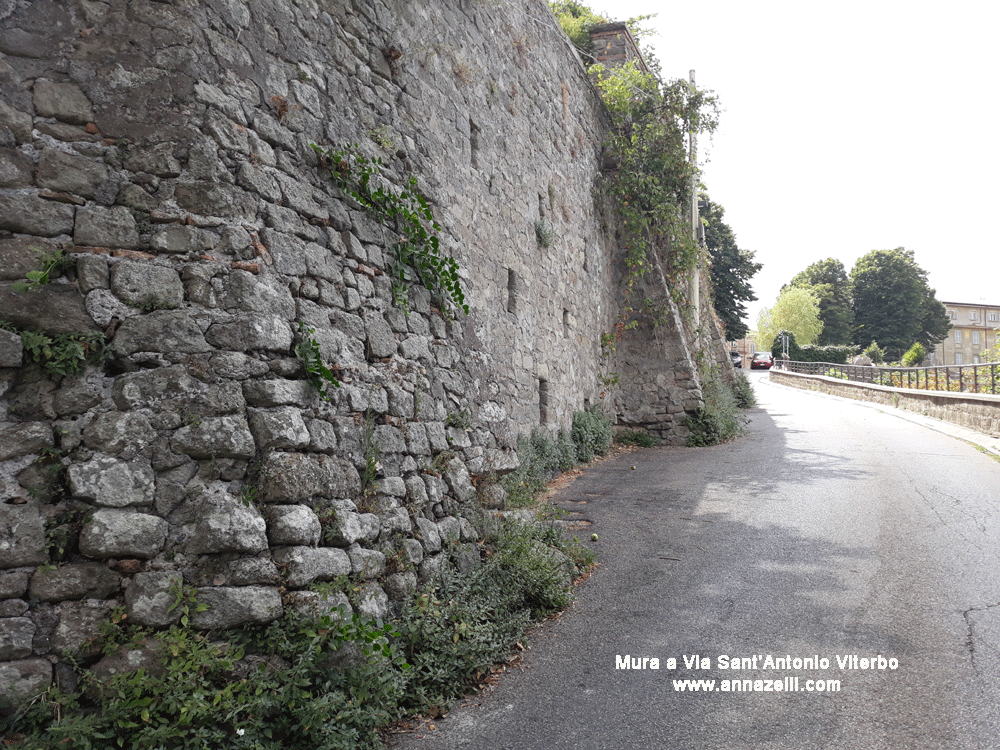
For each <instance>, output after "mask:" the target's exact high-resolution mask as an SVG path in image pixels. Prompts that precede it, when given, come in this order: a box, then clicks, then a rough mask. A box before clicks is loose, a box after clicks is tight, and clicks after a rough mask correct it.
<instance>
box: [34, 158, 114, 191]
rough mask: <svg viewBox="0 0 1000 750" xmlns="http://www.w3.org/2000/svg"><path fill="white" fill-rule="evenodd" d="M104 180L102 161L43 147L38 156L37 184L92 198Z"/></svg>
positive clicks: (104, 169)
mask: <svg viewBox="0 0 1000 750" xmlns="http://www.w3.org/2000/svg"><path fill="white" fill-rule="evenodd" d="M107 179H108V168H107V167H106V166H104V163H103V162H101V161H98V160H95V159H92V158H88V157H86V156H80V155H79V154H71V153H67V152H65V151H60V150H58V149H54V148H47V149H45V150H44V151H42V153H41V155H40V156H39V157H38V177H37V180H38V187H41V188H48V189H49V190H58V191H61V192H65V193H75V194H76V195H80V196H83V197H84V198H93V197H94V196H95V195H96V194H97V191H98V189H99V188H100V187H101V185H102V184H103V183H104V182H105V181H106V180H107Z"/></svg>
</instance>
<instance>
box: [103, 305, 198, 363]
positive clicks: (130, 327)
mask: <svg viewBox="0 0 1000 750" xmlns="http://www.w3.org/2000/svg"><path fill="white" fill-rule="evenodd" d="M211 348H212V347H211V346H209V345H208V342H207V341H205V336H204V335H203V334H202V332H201V328H200V327H199V326H198V324H197V323H196V322H195V321H194V319H193V318H192V317H191V316H190V315H188V314H187V313H186V312H184V311H183V310H157V311H155V312H151V313H149V314H148V315H137V316H136V317H134V318H129V319H128V320H126V321H125V322H124V323H122V325H121V328H119V329H118V333H117V334H116V335H115V338H114V349H115V351H116V352H117V353H118V354H120V355H126V356H127V355H129V354H135V353H136V352H171V353H178V354H195V353H198V352H207V351H210V350H211Z"/></svg>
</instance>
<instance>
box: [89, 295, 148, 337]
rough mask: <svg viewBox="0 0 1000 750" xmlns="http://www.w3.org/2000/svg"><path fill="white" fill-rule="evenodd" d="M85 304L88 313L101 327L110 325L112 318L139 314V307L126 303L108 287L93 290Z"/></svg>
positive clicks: (123, 318)
mask: <svg viewBox="0 0 1000 750" xmlns="http://www.w3.org/2000/svg"><path fill="white" fill-rule="evenodd" d="M85 305H86V307H87V313H88V314H89V315H90V317H91V318H92V319H93V321H94V322H95V323H96V324H97V325H98V326H100V327H101V328H107V327H108V326H110V325H111V321H112V320H115V319H118V320H125V319H127V318H132V317H135V316H136V315H138V314H139V310H138V308H135V307H130V306H129V305H126V304H125V303H124V302H122V301H121V300H120V299H118V298H117V297H116V296H115V295H113V294H112V293H111V291H110V290H108V289H93V290H91V291H90V292H89V293H88V294H87V298H86V302H85Z"/></svg>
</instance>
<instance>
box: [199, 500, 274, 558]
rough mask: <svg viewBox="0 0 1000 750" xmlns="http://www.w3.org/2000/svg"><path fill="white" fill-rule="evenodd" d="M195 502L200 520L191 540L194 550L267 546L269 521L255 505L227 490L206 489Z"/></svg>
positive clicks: (212, 551) (252, 549)
mask: <svg viewBox="0 0 1000 750" xmlns="http://www.w3.org/2000/svg"><path fill="white" fill-rule="evenodd" d="M193 504H194V505H195V506H196V507H197V508H198V520H197V522H196V523H195V525H194V532H193V533H192V534H191V536H190V541H189V542H188V551H189V552H190V553H191V554H195V555H200V554H220V553H223V552H261V551H263V550H265V549H267V534H266V533H265V531H266V525H265V523H264V519H263V518H262V517H261V515H260V513H259V512H258V511H257V509H256V508H254V507H253V506H249V505H245V504H244V503H243V502H242V500H239V499H238V498H235V497H233V496H232V495H230V494H229V493H227V492H223V491H212V492H204V493H202V494H201V495H199V496H198V497H196V498H195V499H194V500H193Z"/></svg>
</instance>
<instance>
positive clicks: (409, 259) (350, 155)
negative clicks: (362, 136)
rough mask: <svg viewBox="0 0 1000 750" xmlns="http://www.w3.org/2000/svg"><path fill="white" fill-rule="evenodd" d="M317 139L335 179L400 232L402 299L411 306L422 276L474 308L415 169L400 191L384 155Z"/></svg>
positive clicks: (396, 282) (398, 294)
mask: <svg viewBox="0 0 1000 750" xmlns="http://www.w3.org/2000/svg"><path fill="white" fill-rule="evenodd" d="M311 145H312V147H313V149H314V150H315V151H316V153H317V154H319V156H320V162H321V164H322V166H323V168H324V169H325V170H326V171H327V172H328V174H329V175H330V177H331V179H332V180H333V182H334V184H335V185H336V186H337V187H338V188H339V189H340V190H342V191H343V192H344V193H346V194H347V195H349V196H350V197H351V198H353V199H354V200H355V201H357V202H358V203H359V204H361V206H363V207H364V208H365V209H366V210H367V211H368V212H369V213H371V214H372V216H374V217H375V218H376V219H378V220H379V221H380V222H381V223H382V224H383V225H384V226H386V227H388V228H389V229H390V230H392V231H394V232H396V233H397V234H398V235H399V241H398V242H396V243H395V244H394V245H393V246H392V267H391V269H390V272H391V277H392V288H393V296H394V299H395V301H396V304H397V305H399V306H400V307H402V308H403V309H406V306H407V299H408V298H407V290H408V288H409V284H410V282H411V281H413V280H414V279H416V280H418V281H419V282H420V283H421V284H423V285H424V286H426V287H427V288H428V289H430V290H431V291H432V292H435V293H437V294H440V295H441V296H442V297H444V298H445V299H448V300H450V301H451V302H452V303H453V304H454V305H455V307H457V308H459V309H460V310H462V311H463V312H464V313H466V314H468V312H469V306H468V305H467V304H466V302H465V292H464V291H463V290H462V285H461V282H460V280H459V275H458V272H459V267H458V262H457V261H456V260H455V259H454V258H452V257H450V256H446V255H442V254H441V247H440V240H439V239H438V233H439V232H440V231H441V227H440V225H438V223H437V222H436V221H434V216H433V214H432V213H431V210H430V206H429V205H428V204H427V199H426V198H424V196H423V195H422V194H421V193H420V191H419V190H417V178H416V177H414V176H413V175H411V176H410V178H409V180H408V181H407V182H406V185H405V187H404V188H403V189H402V190H401V191H399V192H398V193H397V192H395V191H393V190H392V189H390V188H388V187H386V184H385V181H384V180H383V178H382V176H381V174H380V167H381V166H382V160H381V159H380V158H374V159H369V158H368V157H366V156H364V155H363V154H361V152H360V151H359V149H358V146H357V145H356V144H355V145H354V146H353V147H352V148H351V149H343V150H339V151H338V150H334V149H327V150H324V149H322V148H320V147H319V146H317V145H316V144H315V143H314V144H311Z"/></svg>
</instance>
